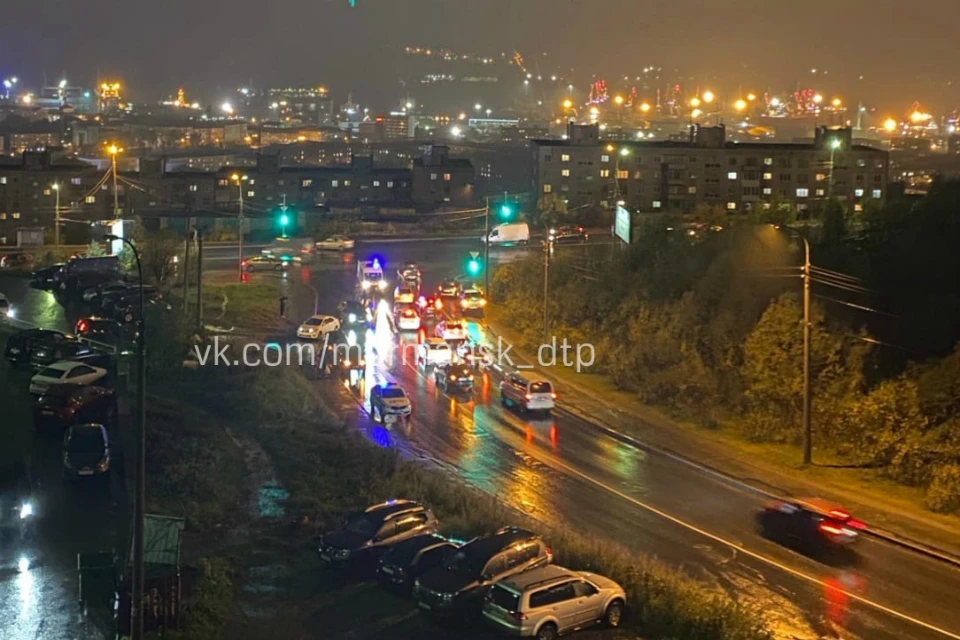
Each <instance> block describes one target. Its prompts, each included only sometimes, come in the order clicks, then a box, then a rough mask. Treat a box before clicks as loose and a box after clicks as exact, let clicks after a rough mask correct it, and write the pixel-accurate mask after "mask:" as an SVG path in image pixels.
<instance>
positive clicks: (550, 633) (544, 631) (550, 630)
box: [537, 622, 558, 640]
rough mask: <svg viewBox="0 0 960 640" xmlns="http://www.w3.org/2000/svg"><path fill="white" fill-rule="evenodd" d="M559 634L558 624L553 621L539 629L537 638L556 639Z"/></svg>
mask: <svg viewBox="0 0 960 640" xmlns="http://www.w3.org/2000/svg"><path fill="white" fill-rule="evenodd" d="M557 635H558V634H557V625H555V624H553V623H552V622H548V623H546V624H545V625H543V626H542V627H540V628H539V629H537V640H555V639H556V637H557Z"/></svg>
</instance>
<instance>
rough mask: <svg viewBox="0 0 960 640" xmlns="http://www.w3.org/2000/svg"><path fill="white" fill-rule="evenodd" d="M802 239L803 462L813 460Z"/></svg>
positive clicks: (805, 261) (807, 299)
mask: <svg viewBox="0 0 960 640" xmlns="http://www.w3.org/2000/svg"><path fill="white" fill-rule="evenodd" d="M800 237H801V238H802V239H803V254H804V258H803V464H806V465H808V464H811V463H812V462H813V431H812V428H811V426H810V275H811V274H810V243H809V242H807V239H806V238H805V237H804V236H802V235H801V236H800Z"/></svg>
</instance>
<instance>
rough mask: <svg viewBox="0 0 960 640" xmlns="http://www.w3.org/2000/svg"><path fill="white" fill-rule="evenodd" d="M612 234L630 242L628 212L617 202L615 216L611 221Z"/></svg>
mask: <svg viewBox="0 0 960 640" xmlns="http://www.w3.org/2000/svg"><path fill="white" fill-rule="evenodd" d="M613 235H615V236H617V237H618V238H620V239H621V240H623V241H624V242H626V243H627V244H630V212H629V211H628V210H627V208H626V207H624V206H623V205H622V204H617V217H616V218H614V221H613Z"/></svg>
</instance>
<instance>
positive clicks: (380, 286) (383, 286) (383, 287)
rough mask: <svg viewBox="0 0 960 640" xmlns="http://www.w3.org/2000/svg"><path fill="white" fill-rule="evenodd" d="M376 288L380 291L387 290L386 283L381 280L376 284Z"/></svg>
mask: <svg viewBox="0 0 960 640" xmlns="http://www.w3.org/2000/svg"><path fill="white" fill-rule="evenodd" d="M377 287H378V288H380V289H381V290H382V289H386V288H387V281H386V280H381V281H380V282H378V283H377Z"/></svg>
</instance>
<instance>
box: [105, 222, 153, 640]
mask: <svg viewBox="0 0 960 640" xmlns="http://www.w3.org/2000/svg"><path fill="white" fill-rule="evenodd" d="M106 239H107V240H113V241H116V240H119V241H120V242H122V243H124V244H125V245H127V246H128V247H130V250H131V251H133V257H134V258H135V259H136V261H137V277H138V278H139V279H140V333H139V336H138V337H137V351H138V354H137V356H138V360H139V362H138V366H139V369H140V371H139V373H138V374H137V403H138V404H139V408H138V411H137V413H138V417H137V441H136V491H135V492H134V515H133V594H132V596H131V598H130V630H131V631H130V632H131V636H132V637H133V640H142V638H143V539H144V531H143V509H144V503H145V500H146V468H145V462H146V425H147V347H146V344H147V318H146V316H145V315H144V312H143V267H142V266H141V264H140V253H139V252H138V251H137V248H136V247H135V246H134V244H133V243H132V242H130V241H129V240H127V239H126V238H121V237H120V236H116V235H113V234H107V235H106Z"/></svg>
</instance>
